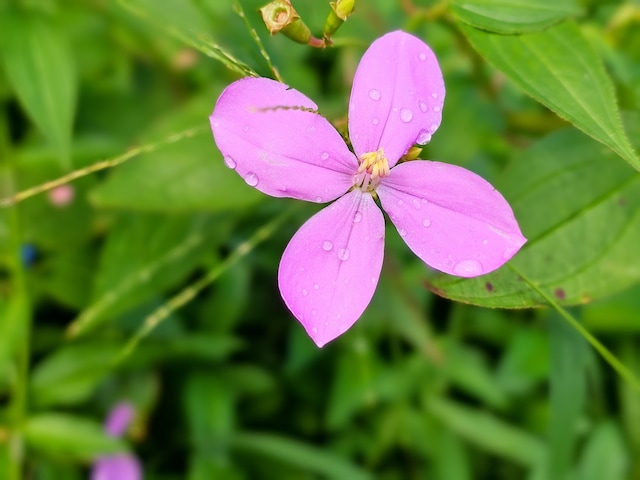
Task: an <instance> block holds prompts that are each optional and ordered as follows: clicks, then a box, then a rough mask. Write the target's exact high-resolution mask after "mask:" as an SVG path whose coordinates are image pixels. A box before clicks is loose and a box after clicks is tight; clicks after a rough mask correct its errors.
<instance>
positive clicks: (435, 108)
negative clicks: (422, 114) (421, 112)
mask: <svg viewBox="0 0 640 480" xmlns="http://www.w3.org/2000/svg"><path fill="white" fill-rule="evenodd" d="M440 110H442V108H441V107H440V106H439V105H436V106H434V107H433V111H434V112H436V113H438V112H439V111H440Z"/></svg>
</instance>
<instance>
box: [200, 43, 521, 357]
mask: <svg viewBox="0 0 640 480" xmlns="http://www.w3.org/2000/svg"><path fill="white" fill-rule="evenodd" d="M444 94H445V90H444V82H443V79H442V73H441V71H440V67H439V66H438V62H437V60H436V58H435V56H434V54H433V52H432V51H431V49H430V48H429V47H428V46H427V45H426V44H425V43H424V42H422V41H421V40H419V39H418V38H416V37H414V36H412V35H409V34H407V33H405V32H401V31H396V32H392V33H389V34H387V35H385V36H383V37H381V38H379V39H378V40H376V41H375V42H374V43H373V44H372V45H371V46H370V47H369V49H368V50H367V51H366V53H365V54H364V56H363V57H362V60H361V61H360V65H359V66H358V69H357V71H356V74H355V78H354V80H353V89H352V91H351V99H350V102H349V135H350V138H351V145H352V147H353V151H354V152H355V154H354V153H352V151H351V150H349V148H348V146H347V145H346V144H345V142H344V141H343V139H342V137H341V136H340V134H339V133H338V132H337V131H336V130H335V129H334V128H333V127H332V126H331V124H330V123H329V122H328V121H327V120H326V119H325V118H324V117H322V116H320V115H319V114H318V113H317V107H316V105H315V104H314V103H313V102H312V101H311V100H309V99H308V98H307V97H305V96H304V95H303V94H301V93H300V92H298V91H297V90H294V89H292V88H290V87H288V86H287V85H284V84H282V83H279V82H276V81H273V80H269V79H265V78H245V79H241V80H238V81H236V82H234V83H232V84H231V85H229V86H228V87H227V88H226V90H225V91H224V92H223V93H222V95H221V96H220V98H219V99H218V102H217V104H216V107H215V109H214V112H213V114H212V115H211V117H210V120H211V127H212V129H213V135H214V138H215V141H216V144H217V145H218V148H219V149H220V150H221V152H222V153H223V155H224V160H225V163H226V164H227V166H228V167H229V168H232V169H234V170H235V171H236V172H237V173H238V174H239V175H241V176H242V178H244V180H245V181H246V182H247V184H249V185H250V186H252V187H255V188H257V189H258V190H260V191H262V192H264V193H266V194H268V195H271V196H274V197H290V198H297V199H300V200H307V201H310V202H317V203H322V202H329V201H333V200H336V199H337V200H336V201H335V202H333V203H332V204H331V205H329V206H328V207H326V208H324V209H323V210H321V211H320V212H318V213H317V214H316V215H314V216H313V217H311V218H310V219H309V220H308V221H307V222H306V223H305V224H304V225H303V226H302V227H301V228H300V229H299V230H298V231H297V232H296V234H295V235H294V236H293V238H292V239H291V241H290V242H289V245H287V248H286V249H285V251H284V254H283V255H282V260H281V261H280V268H279V272H278V284H279V287H280V293H281V294H282V298H283V299H284V301H285V303H286V305H287V307H289V310H291V312H292V313H293V315H294V316H295V317H296V318H297V319H298V320H299V321H300V322H301V323H302V325H303V326H304V328H305V329H306V331H307V333H308V334H309V335H310V336H311V338H312V339H313V340H314V342H315V343H316V344H317V345H318V346H319V347H322V346H323V345H324V344H326V343H327V342H329V341H331V340H333V339H334V338H336V337H337V336H339V335H341V334H342V333H344V332H345V331H346V330H347V329H348V328H349V327H351V325H353V323H354V322H355V321H356V320H357V319H358V318H359V317H360V315H362V312H363V311H364V310H365V308H366V307H367V305H368V304H369V302H370V301H371V298H372V296H373V293H374V291H375V288H376V285H377V283H378V278H379V276H380V270H381V268H382V258H383V249H384V233H385V226H384V217H383V215H382V212H381V210H380V208H378V205H377V204H376V200H379V202H380V204H381V206H382V208H383V209H384V211H385V212H387V214H388V215H389V218H390V219H391V222H392V223H393V224H394V225H395V227H396V229H397V230H398V233H399V234H400V236H401V237H402V238H403V239H404V241H405V242H406V243H407V245H408V246H409V248H410V249H411V250H412V251H413V252H414V253H415V254H416V255H417V256H418V257H419V258H420V259H421V260H422V261H424V262H425V263H426V264H427V265H429V266H430V267H433V268H436V269H438V270H441V271H443V272H446V273H449V274H452V275H458V276H461V277H474V276H477V275H482V274H485V273H488V272H491V271H492V270H495V269H496V268H498V267H500V266H501V265H503V264H504V263H505V262H506V261H507V260H509V259H510V258H511V257H512V256H513V255H514V254H515V253H516V252H517V251H518V250H519V249H520V247H521V246H522V245H523V244H524V243H525V242H526V239H525V238H524V237H523V236H522V233H521V232H520V228H519V227H518V223H517V221H516V219H515V218H514V216H513V212H512V210H511V207H510V206H509V204H508V203H507V201H506V200H505V199H504V198H503V197H502V195H500V193H499V192H497V191H496V190H495V189H494V188H493V187H492V186H491V185H490V184H489V183H488V182H486V181H485V180H484V179H482V178H481V177H479V176H478V175H476V174H474V173H472V172H470V171H468V170H465V169H464V168H460V167H457V166H454V165H448V164H445V163H439V162H432V161H410V162H404V163H400V164H398V161H399V160H400V158H401V157H402V156H403V155H404V154H405V153H406V152H407V151H408V150H409V148H411V147H412V146H413V145H414V144H416V143H418V144H424V143H427V142H428V141H429V140H430V139H431V135H432V134H433V133H434V132H435V131H436V130H437V129H438V126H439V125H440V120H441V115H442V113H441V112H442V105H443V102H444Z"/></svg>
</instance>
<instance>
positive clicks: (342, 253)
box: [338, 248, 349, 262]
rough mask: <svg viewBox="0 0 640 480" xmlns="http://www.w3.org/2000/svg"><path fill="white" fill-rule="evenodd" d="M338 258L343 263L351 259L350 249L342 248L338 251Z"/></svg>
mask: <svg viewBox="0 0 640 480" xmlns="http://www.w3.org/2000/svg"><path fill="white" fill-rule="evenodd" d="M338 258H339V259H340V260H342V261H343V262H344V261H346V260H348V259H349V249H348V248H341V249H340V250H338Z"/></svg>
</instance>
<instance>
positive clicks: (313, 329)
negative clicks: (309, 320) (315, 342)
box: [311, 327, 318, 335]
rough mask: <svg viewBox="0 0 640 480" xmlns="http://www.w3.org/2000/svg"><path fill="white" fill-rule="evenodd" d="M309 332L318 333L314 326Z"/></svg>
mask: <svg viewBox="0 0 640 480" xmlns="http://www.w3.org/2000/svg"><path fill="white" fill-rule="evenodd" d="M311 333H313V334H314V335H315V334H316V333H318V329H317V328H316V327H311Z"/></svg>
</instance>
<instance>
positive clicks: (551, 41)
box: [461, 22, 640, 170]
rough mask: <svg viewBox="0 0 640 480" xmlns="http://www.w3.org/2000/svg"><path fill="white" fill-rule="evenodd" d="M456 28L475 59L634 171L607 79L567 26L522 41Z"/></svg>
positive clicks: (636, 162) (637, 161) (639, 163)
mask: <svg viewBox="0 0 640 480" xmlns="http://www.w3.org/2000/svg"><path fill="white" fill-rule="evenodd" d="M461 28H462V31H463V32H464V34H465V35H466V36H467V38H468V39H469V41H470V42H471V44H472V45H473V47H474V48H475V49H476V50H477V51H478V52H479V53H480V55H482V56H483V57H485V58H486V59H487V60H488V61H489V63H491V64H492V65H493V66H494V67H496V68H497V69H498V70H500V71H502V72H503V73H504V74H505V75H506V76H507V77H508V78H509V79H510V80H511V81H513V82H514V83H515V84H516V85H517V86H518V87H520V88H521V89H522V90H523V91H524V92H525V93H527V94H528V95H531V96H532V97H533V98H535V99H536V100H537V101H539V102H540V103H542V104H544V105H546V106H547V107H549V108H550V109H551V110H553V111H554V112H555V113H556V114H558V115H559V116H560V117H562V118H565V119H567V120H568V121H570V122H571V123H573V124H574V125H575V126H576V127H578V128H579V129H580V130H582V131H584V132H585V133H587V134H588V135H590V136H592V137H593V138H595V139H596V140H598V141H599V142H602V143H603V144H605V145H607V146H608V147H609V148H611V149H612V150H613V151H614V152H616V153H617V154H618V155H620V156H621V157H622V158H624V159H625V160H626V161H627V162H629V164H630V165H631V166H633V167H634V168H635V169H636V170H640V158H638V155H637V154H636V152H635V151H634V149H633V147H632V146H631V144H630V143H629V140H628V139H627V137H626V135H625V132H624V129H623V127H622V123H621V121H620V114H619V112H618V108H617V106H616V98H615V95H614V89H613V84H612V82H611V79H610V78H609V76H608V75H607V72H606V71H605V70H604V68H603V66H602V63H601V62H600V58H599V57H598V56H597V55H596V54H595V53H594V51H593V50H592V48H591V46H590V45H589V44H588V43H587V41H586V40H585V39H584V37H583V36H582V34H581V33H580V30H578V28H577V27H576V26H575V25H574V24H573V23H569V22H565V23H562V24H560V25H557V26H554V27H552V28H549V29H548V30H545V31H543V32H536V33H530V34H525V35H498V34H494V33H487V32H483V31H481V30H477V29H475V28H472V27H468V26H464V25H461Z"/></svg>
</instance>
